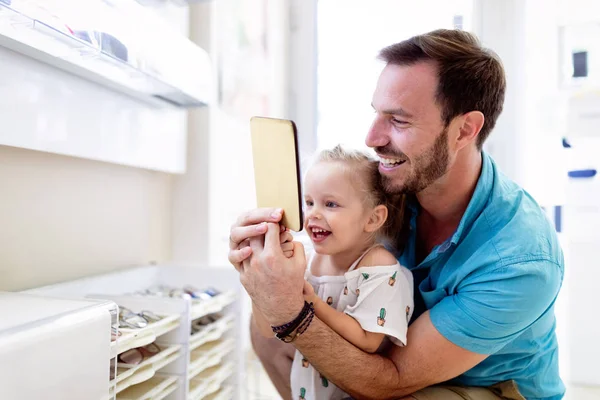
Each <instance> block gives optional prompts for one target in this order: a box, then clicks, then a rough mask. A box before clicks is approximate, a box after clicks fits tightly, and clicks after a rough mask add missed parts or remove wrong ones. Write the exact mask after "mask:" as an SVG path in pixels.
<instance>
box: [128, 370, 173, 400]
mask: <svg viewBox="0 0 600 400" xmlns="http://www.w3.org/2000/svg"><path fill="white" fill-rule="evenodd" d="M178 386H179V382H178V378H177V377H176V376H168V375H156V376H154V377H152V378H150V379H149V380H147V381H145V382H143V383H140V384H138V385H135V386H131V387H130V388H128V389H126V390H124V391H122V392H121V393H119V395H118V396H117V400H161V399H164V398H165V397H167V396H168V395H169V394H171V393H173V392H174V391H175V390H176V389H177V387H178Z"/></svg>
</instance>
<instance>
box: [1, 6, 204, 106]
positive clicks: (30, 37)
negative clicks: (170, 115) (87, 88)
mask: <svg viewBox="0 0 600 400" xmlns="http://www.w3.org/2000/svg"><path fill="white" fill-rule="evenodd" d="M132 19H135V20H136V21H138V23H136V24H134V26H135V28H132V24H131V20H132ZM0 46H4V47H7V48H9V49H11V50H13V51H16V52H19V53H21V54H24V55H26V56H28V57H31V58H34V59H36V60H38V61H42V62H44V63H47V64H50V65H52V66H54V67H56V68H59V69H62V70H64V71H67V72H69V73H72V74H74V75H78V76H80V77H83V78H85V79H88V80H91V81H94V82H96V83H99V84H101V85H104V86H107V87H110V88H111V89H113V90H118V91H121V92H123V93H125V94H128V95H131V96H134V97H136V98H138V99H142V100H146V101H150V102H152V103H153V104H157V105H158V104H167V103H168V104H171V105H175V106H177V107H197V106H202V105H206V104H208V103H209V99H210V97H211V94H210V93H211V90H212V89H211V83H210V82H211V79H212V76H211V69H212V67H211V62H210V59H209V57H208V54H207V53H206V52H205V51H204V50H202V49H201V48H200V47H198V46H196V45H195V44H194V43H192V42H191V41H190V40H189V39H188V38H186V37H184V36H182V35H180V34H178V33H177V32H175V31H174V30H173V29H171V28H170V27H169V26H167V25H166V24H165V23H164V22H163V21H162V20H160V18H159V17H158V16H155V15H153V14H152V13H151V12H150V11H149V10H146V9H145V8H144V7H143V6H141V5H140V4H138V3H137V2H136V1H134V0H121V1H120V2H119V3H118V4H117V3H115V4H109V2H105V1H102V0H88V1H86V2H72V1H71V0H51V1H42V0H40V1H31V0H28V1H24V0H14V1H12V4H11V5H7V4H5V3H3V2H1V1H0Z"/></svg>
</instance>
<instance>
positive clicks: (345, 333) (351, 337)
mask: <svg viewBox="0 0 600 400" xmlns="http://www.w3.org/2000/svg"><path fill="white" fill-rule="evenodd" d="M304 286H305V289H304V292H305V299H306V301H308V302H309V303H310V302H312V303H313V305H314V307H315V314H316V315H317V317H318V318H319V319H320V320H321V321H323V322H324V323H325V324H327V325H328V326H329V327H330V328H331V329H333V330H334V331H335V332H336V333H337V334H338V335H340V336H341V337H343V338H344V339H346V340H347V341H348V342H350V343H352V344H353V345H355V346H356V347H358V348H359V349H361V350H363V351H366V352H367V353H375V352H376V351H377V349H379V346H380V345H381V342H382V341H383V339H384V337H385V334H383V333H375V332H368V331H365V330H364V329H363V328H362V326H360V324H359V323H358V321H356V320H355V319H354V318H352V317H351V316H349V315H348V314H345V313H343V312H340V311H338V310H336V309H335V308H333V307H331V306H330V305H329V304H327V303H326V302H324V301H323V300H321V298H319V297H318V296H317V295H316V294H315V292H314V289H313V287H312V286H311V284H310V283H308V282H306V283H305V284H304ZM309 287H310V288H309Z"/></svg>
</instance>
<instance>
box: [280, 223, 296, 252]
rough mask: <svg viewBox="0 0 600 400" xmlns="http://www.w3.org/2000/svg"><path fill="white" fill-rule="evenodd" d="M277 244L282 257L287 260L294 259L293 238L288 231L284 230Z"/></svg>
mask: <svg viewBox="0 0 600 400" xmlns="http://www.w3.org/2000/svg"><path fill="white" fill-rule="evenodd" d="M279 243H281V250H282V251H283V255H284V256H286V257H287V258H292V257H294V237H293V236H292V234H291V233H290V232H289V231H288V230H284V231H283V232H281V233H280V234H279Z"/></svg>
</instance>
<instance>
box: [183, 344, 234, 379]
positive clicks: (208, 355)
mask: <svg viewBox="0 0 600 400" xmlns="http://www.w3.org/2000/svg"><path fill="white" fill-rule="evenodd" d="M234 349H235V341H234V340H233V339H231V338H230V339H226V340H217V341H214V342H209V343H206V344H205V345H203V346H201V347H199V348H197V349H196V350H194V351H192V352H191V354H190V365H189V369H188V379H194V378H195V377H196V376H198V375H199V374H200V373H202V372H203V371H205V370H207V369H208V368H210V367H213V366H215V365H217V364H219V363H220V362H221V361H223V360H224V359H225V358H226V357H227V356H228V355H229V353H231V352H232V351H233V350H234Z"/></svg>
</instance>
